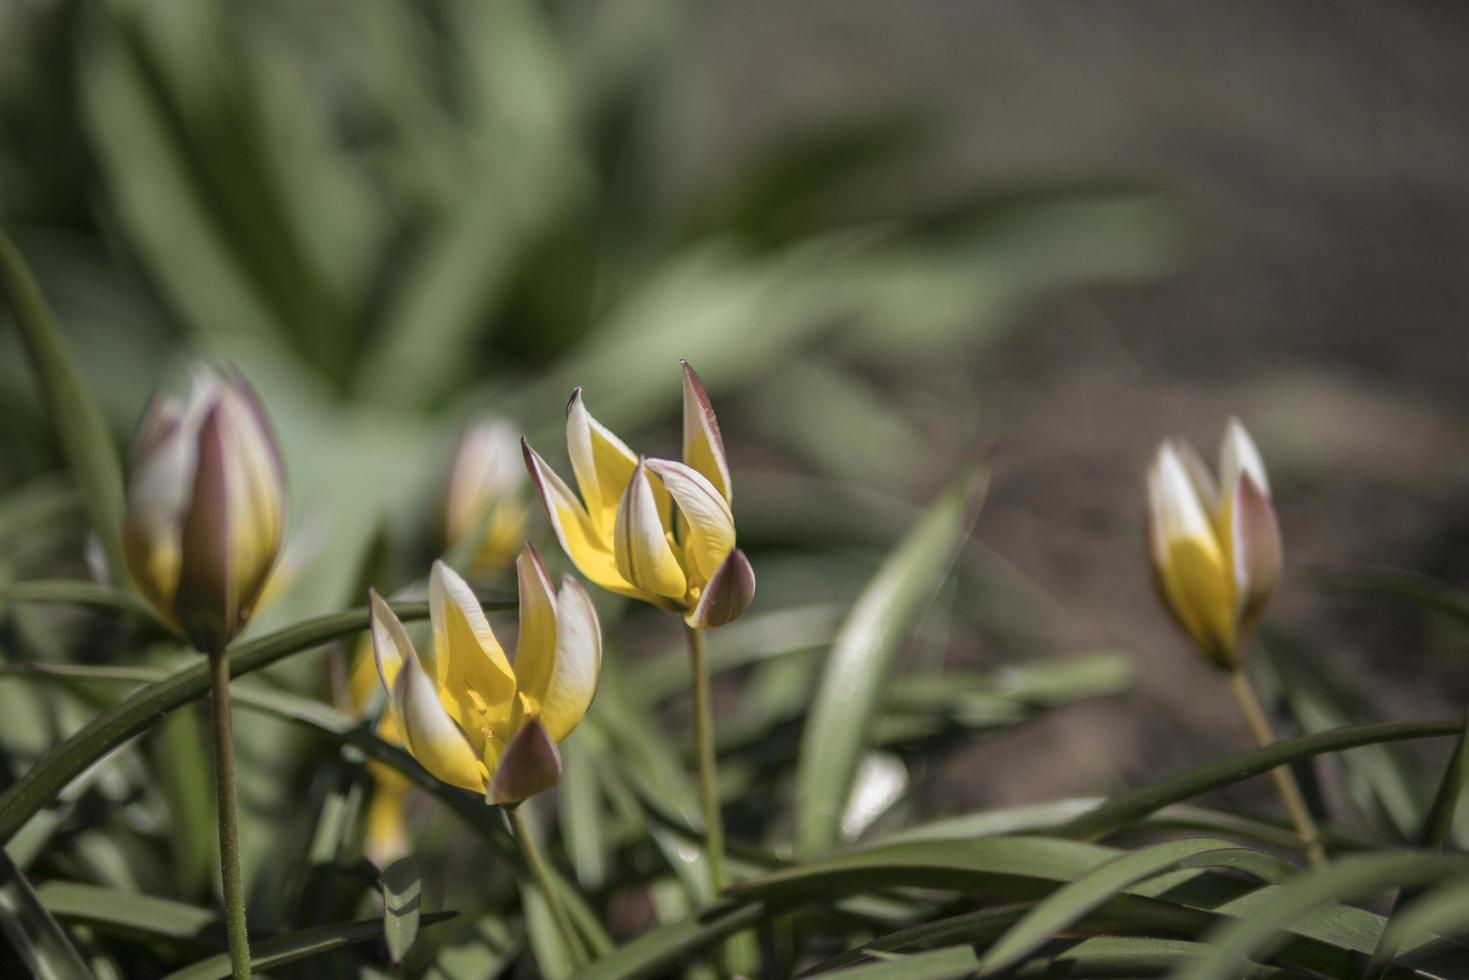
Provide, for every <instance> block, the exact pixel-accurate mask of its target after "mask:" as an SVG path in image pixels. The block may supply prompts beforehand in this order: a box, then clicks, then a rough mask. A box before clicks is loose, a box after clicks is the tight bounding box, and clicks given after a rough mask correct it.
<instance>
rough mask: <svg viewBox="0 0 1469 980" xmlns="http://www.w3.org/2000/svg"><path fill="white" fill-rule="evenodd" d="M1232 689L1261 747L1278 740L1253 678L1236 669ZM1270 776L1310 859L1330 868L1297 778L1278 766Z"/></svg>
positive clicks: (1232, 672)
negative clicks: (1251, 679) (1251, 681)
mask: <svg viewBox="0 0 1469 980" xmlns="http://www.w3.org/2000/svg"><path fill="white" fill-rule="evenodd" d="M1229 680H1230V684H1231V686H1232V687H1233V688H1234V696H1235V698H1236V700H1238V701H1239V706H1240V710H1241V711H1243V712H1244V716H1245V721H1246V722H1247V723H1248V724H1249V726H1250V731H1251V732H1252V733H1253V734H1254V736H1255V741H1256V742H1258V743H1259V744H1260V746H1261V748H1264V747H1265V746H1267V745H1270V744H1271V743H1273V742H1274V741H1275V732H1274V731H1272V730H1271V728H1270V721H1269V720H1268V719H1267V718H1266V717H1265V709H1264V707H1262V706H1261V704H1260V698H1259V696H1258V695H1257V694H1256V693H1255V687H1254V685H1253V684H1251V683H1250V678H1249V676H1248V675H1247V674H1246V673H1245V672H1244V669H1243V668H1240V667H1236V668H1235V669H1233V670H1232V671H1230V674H1229ZM1270 777H1271V778H1272V779H1274V780H1275V788H1276V789H1277V790H1278V791H1279V792H1280V799H1281V801H1282V802H1284V803H1285V808H1286V810H1287V812H1289V813H1290V818H1291V821H1292V822H1293V823H1295V825H1296V833H1297V834H1299V835H1300V838H1301V843H1302V844H1304V845H1305V848H1306V860H1308V861H1309V862H1310V863H1311V866H1312V867H1315V868H1320V867H1324V866H1325V865H1326V850H1325V849H1324V848H1323V847H1322V846H1321V835H1320V833H1319V832H1318V831H1317V830H1316V821H1315V820H1314V819H1312V817H1311V811H1310V810H1309V809H1307V807H1306V800H1305V797H1303V796H1302V795H1301V787H1300V786H1299V785H1298V784H1297V783H1296V777H1295V776H1294V775H1293V774H1292V773H1291V771H1290V767H1289V766H1277V767H1276V768H1274V769H1272V770H1270Z"/></svg>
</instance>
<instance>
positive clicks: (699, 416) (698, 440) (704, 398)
mask: <svg viewBox="0 0 1469 980" xmlns="http://www.w3.org/2000/svg"><path fill="white" fill-rule="evenodd" d="M679 363H680V364H682V365H683V461H684V462H685V463H687V464H688V465H690V466H692V467H693V468H694V469H696V470H698V471H699V472H700V473H702V474H703V475H704V478H705V479H707V480H708V481H709V482H710V483H711V484H713V486H714V489H716V490H717V491H719V494H720V496H722V497H723V498H724V500H725V502H726V503H733V502H734V484H733V483H732V482H731V481H730V478H729V460H727V459H726V458H725V455H724V438H723V437H722V436H721V435H720V434H719V420H718V419H716V418H715V417H714V407H713V406H712V405H710V404H709V394H708V392H706V391H705V390H704V383H703V382H702V381H700V380H699V375H698V374H697V373H695V371H694V369H693V368H692V367H691V366H690V365H689V362H688V361H680V362H679Z"/></svg>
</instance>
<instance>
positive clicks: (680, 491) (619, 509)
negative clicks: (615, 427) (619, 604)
mask: <svg viewBox="0 0 1469 980" xmlns="http://www.w3.org/2000/svg"><path fill="white" fill-rule="evenodd" d="M683 381H684V398H683V412H684V414H683V461H682V462H678V461H675V460H671V459H641V458H639V457H638V456H637V455H635V454H634V453H633V452H632V450H631V449H629V448H628V447H627V445H626V444H625V443H624V442H623V441H622V440H621V439H619V438H618V437H617V436H616V435H614V434H613V433H612V432H611V430H609V429H608V428H607V427H606V426H604V425H602V424H601V423H600V422H598V421H597V420H596V419H594V418H593V417H592V415H591V413H590V412H588V411H587V408H586V405H585V404H584V403H583V401H582V395H581V389H580V388H578V389H577V390H576V391H574V392H572V395H571V402H570V404H568V405H567V409H566V441H567V449H568V453H569V455H570V456H571V468H572V472H573V473H574V474H575V476H576V483H577V487H578V489H579V490H580V491H581V494H580V497H578V496H577V494H576V493H574V492H573V491H572V489H571V488H570V487H569V486H568V485H567V484H566V483H565V481H563V480H562V479H561V478H560V477H559V476H557V475H556V472H555V471H554V470H552V469H551V468H550V467H549V466H547V465H546V462H545V461H544V460H543V459H541V457H540V456H539V455H537V454H536V452H535V450H533V449H531V448H530V446H529V444H525V443H522V445H523V448H524V451H525V462H526V468H527V469H529V471H530V475H531V482H532V483H533V484H534V485H535V488H536V493H537V494H538V495H539V497H540V500H541V504H542V506H544V507H545V509H546V515H547V517H548V518H549V519H550V521H551V527H552V529H553V530H554V531H555V532H556V538H557V540H558V541H560V542H561V547H562V548H563V549H564V550H565V551H566V554H567V555H568V556H569V557H570V558H571V560H572V561H573V562H574V563H575V564H576V567H577V568H578V569H580V571H581V573H582V574H583V575H585V576H586V577H587V578H589V579H591V580H592V581H593V582H595V583H597V584H598V585H600V586H601V587H602V588H604V589H607V590H608V591H611V592H616V593H619V594H621V595H627V596H632V597H634V598H637V599H642V600H643V601H645V602H650V603H652V604H654V605H656V606H660V607H662V608H664V609H669V610H672V611H675V612H679V613H681V614H682V615H683V617H684V620H685V621H686V622H687V623H688V624H689V625H690V626H693V627H695V628H701V629H702V628H706V627H711V626H720V625H723V624H724V623H727V622H729V621H731V620H733V619H735V618H736V617H738V616H739V615H740V614H741V613H743V612H744V611H745V608H746V607H747V606H749V604H750V601H751V600H752V599H753V598H754V596H755V573H754V571H753V570H752V569H751V568H750V563H749V561H748V560H747V559H746V558H745V555H744V552H742V551H740V550H739V549H738V548H737V547H735V524H734V514H733V512H732V511H731V510H730V501H731V499H732V497H733V490H732V485H731V483H730V476H729V464H728V462H727V461H726V459H725V455H724V442H723V440H722V438H721V437H720V434H719V422H718V421H717V420H716V419H715V417H714V409H713V408H712V407H711V406H710V404H709V396H708V395H707V394H706V393H705V391H704V386H703V384H702V383H701V382H700V381H699V376H698V375H697V374H695V373H694V369H693V368H691V367H690V366H689V365H688V363H687V362H685V363H684V365H683Z"/></svg>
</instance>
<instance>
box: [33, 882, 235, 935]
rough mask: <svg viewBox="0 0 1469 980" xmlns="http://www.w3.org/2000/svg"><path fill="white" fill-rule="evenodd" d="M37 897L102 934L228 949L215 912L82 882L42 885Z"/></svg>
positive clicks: (60, 916)
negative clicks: (166, 940) (225, 946)
mask: <svg viewBox="0 0 1469 980" xmlns="http://www.w3.org/2000/svg"><path fill="white" fill-rule="evenodd" d="M36 893H37V894H38V895H40V897H41V902H42V904H44V905H45V906H46V908H48V909H50V910H51V914H52V915H54V916H56V917H57V918H58V919H65V920H66V921H68V922H76V923H80V924H83V925H86V926H88V927H90V928H92V929H95V930H97V931H99V932H107V933H116V934H118V935H124V936H133V937H137V938H144V939H168V940H172V941H175V942H188V943H193V944H196V945H201V946H207V947H213V948H215V949H219V948H222V947H223V946H224V924H223V923H222V922H221V921H220V918H219V916H218V915H217V914H216V913H215V912H214V911H213V910H212V909H206V908H201V907H199V906H197V905H189V904H188V903H186V902H176V901H174V900H173V899H168V898H159V897H157V896H154V895H140V894H138V893H137V892H131V891H126V892H125V891H121V890H119V889H116V888H106V887H103V886H101V885H89V884H86V883H84V882H80V881H46V882H42V883H41V885H40V886H39V887H38V888H37V889H36Z"/></svg>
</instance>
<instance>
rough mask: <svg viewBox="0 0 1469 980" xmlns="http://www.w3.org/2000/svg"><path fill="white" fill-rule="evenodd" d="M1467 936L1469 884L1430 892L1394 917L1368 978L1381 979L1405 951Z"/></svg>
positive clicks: (1383, 934) (1373, 958)
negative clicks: (1453, 937)
mask: <svg viewBox="0 0 1469 980" xmlns="http://www.w3.org/2000/svg"><path fill="white" fill-rule="evenodd" d="M1465 932H1469V881H1456V882H1453V883H1451V884H1447V885H1444V886H1443V887H1442V888H1437V889H1435V890H1433V891H1431V892H1428V893H1427V894H1425V895H1423V896H1422V897H1421V898H1419V899H1417V900H1415V901H1414V902H1412V903H1411V904H1409V905H1405V906H1404V907H1403V909H1402V910H1401V911H1400V912H1395V913H1394V914H1393V917H1392V919H1391V920H1390V921H1389V922H1388V924H1387V928H1386V929H1384V930H1382V941H1381V942H1379V943H1378V947H1377V951H1376V952H1375V953H1373V954H1372V963H1371V965H1370V966H1369V967H1368V968H1367V973H1366V975H1367V976H1368V977H1379V976H1381V975H1382V974H1383V972H1384V971H1385V970H1386V969H1387V967H1388V966H1390V965H1391V964H1392V962H1393V960H1395V959H1397V958H1398V955H1399V954H1398V950H1400V949H1403V948H1404V947H1409V949H1410V950H1411V948H1413V947H1415V946H1418V945H1421V944H1432V943H1433V942H1434V941H1435V939H1434V937H1435V936H1443V937H1445V938H1447V937H1449V936H1453V935H1459V934H1463V933H1465ZM1404 955H1410V954H1404Z"/></svg>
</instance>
